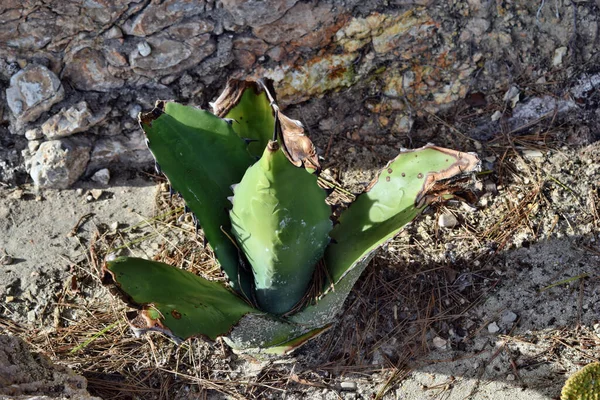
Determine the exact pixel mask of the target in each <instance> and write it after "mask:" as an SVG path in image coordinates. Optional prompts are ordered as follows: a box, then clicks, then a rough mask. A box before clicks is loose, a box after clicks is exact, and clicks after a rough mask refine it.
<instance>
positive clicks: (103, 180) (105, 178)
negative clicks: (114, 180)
mask: <svg viewBox="0 0 600 400" xmlns="http://www.w3.org/2000/svg"><path fill="white" fill-rule="evenodd" d="M90 179H91V180H93V181H94V182H98V183H99V184H101V185H108V182H109V181H110V171H109V170H108V168H102V169H99V170H98V171H96V173H95V174H94V175H92V177H91V178H90Z"/></svg>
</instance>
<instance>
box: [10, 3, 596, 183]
mask: <svg viewBox="0 0 600 400" xmlns="http://www.w3.org/2000/svg"><path fill="white" fill-rule="evenodd" d="M599 15H600V14H599V13H598V5H597V4H595V3H594V2H557V3H556V4H553V5H548V4H544V3H543V2H542V3H541V4H539V2H527V1H514V2H492V1H487V0H485V1H482V0H469V1H467V2H455V3H449V2H445V1H441V0H424V1H404V0H402V1H393V2H387V1H383V0H378V1H373V2H361V1H358V0H350V1H340V0H320V1H319V0H310V1H302V2H298V1H297V0H275V1H269V2H264V1H257V0H224V1H222V2H214V1H204V0H166V1H163V2H150V1H141V2H138V1H133V0H118V1H114V2H84V1H75V2H68V3H63V2H43V1H41V0H32V1H25V2H16V1H4V2H2V5H0V22H1V24H0V87H1V88H2V89H6V90H1V91H0V93H1V94H0V96H5V97H6V101H7V103H8V107H5V108H4V109H3V110H1V112H0V120H1V121H4V122H5V123H4V125H0V136H8V135H9V132H10V133H12V134H13V135H23V134H25V132H27V131H31V130H35V129H39V127H40V125H41V124H43V123H44V121H57V120H62V121H64V120H65V113H68V111H69V110H70V109H71V108H72V107H76V108H77V109H79V108H78V107H79V106H74V104H77V105H79V104H83V103H82V102H85V104H87V105H88V107H89V109H90V110H95V113H93V114H92V115H93V116H94V118H97V117H98V115H97V114H96V113H99V115H100V116H101V115H104V114H103V113H104V111H102V110H105V109H107V110H110V112H109V113H108V114H106V118H99V117H98V118H99V119H98V120H97V122H96V123H95V125H94V124H93V123H89V124H85V123H82V124H79V125H78V126H79V127H78V128H76V129H75V130H71V131H70V134H73V133H76V134H77V135H82V136H85V137H86V140H88V141H89V142H90V144H91V146H92V152H93V153H103V152H105V151H104V150H102V149H98V150H96V148H97V147H101V148H103V149H106V148H107V147H111V145H110V144H108V143H107V141H111V140H114V141H117V142H119V141H125V142H128V143H129V144H130V146H129V147H135V148H138V147H139V146H138V144H134V143H132V140H134V139H132V138H135V140H143V138H142V137H141V136H139V135H137V136H132V133H133V132H135V131H137V130H138V129H139V128H138V127H137V126H136V124H135V123H134V122H133V121H132V120H131V119H130V110H132V109H134V108H135V107H140V109H143V110H148V109H150V108H151V107H152V106H153V104H154V101H155V100H157V99H176V100H178V101H181V102H184V103H191V104H195V105H200V106H205V105H206V104H207V103H208V101H210V100H212V99H214V97H215V95H216V94H217V93H218V91H219V90H220V89H221V88H222V87H223V86H224V84H225V82H226V80H227V79H228V78H229V77H238V78H241V77H250V78H260V77H265V76H266V77H270V78H272V79H274V81H275V87H276V89H277V92H278V98H279V102H280V103H281V105H282V107H288V108H291V110H290V111H289V113H290V114H292V115H293V114H294V113H296V111H295V107H294V106H295V105H296V104H298V103H301V102H306V104H304V105H303V107H302V109H303V110H310V112H306V111H303V114H302V115H294V116H296V117H297V118H301V119H303V120H304V122H305V125H307V126H308V127H309V129H310V132H309V133H310V134H311V135H312V136H313V137H314V138H316V139H317V140H316V141H317V143H318V142H319V138H320V135H326V136H327V137H329V136H330V135H331V136H332V137H335V136H336V135H349V136H350V137H353V138H354V139H361V138H362V137H363V136H364V135H366V134H372V133H376V134H377V132H379V133H378V134H381V132H385V134H387V133H391V134H392V135H395V137H396V139H397V140H401V141H404V142H405V143H404V144H405V145H407V146H408V145H410V143H411V141H412V140H413V139H415V138H416V136H415V135H418V134H417V133H416V132H415V126H416V127H418V126H419V124H420V122H421V121H422V120H423V118H425V117H427V116H430V115H432V114H433V115H439V114H443V113H444V112H447V110H449V109H450V108H451V107H455V106H457V105H460V104H461V102H462V101H464V100H465V99H467V98H468V96H469V95H470V94H473V93H481V94H483V96H485V95H486V94H493V93H496V92H502V93H504V92H508V91H509V89H511V88H514V90H516V92H515V93H518V94H517V95H515V96H511V98H510V99H509V100H508V101H507V102H506V103H507V108H506V109H505V110H502V111H501V110H497V111H498V114H497V118H496V120H495V121H492V122H493V123H490V121H481V125H482V126H475V127H473V128H474V131H475V132H476V137H474V138H475V139H477V140H489V139H491V138H492V136H493V134H494V133H493V132H494V131H497V128H498V126H500V125H501V124H503V123H504V122H505V119H506V118H510V117H511V115H510V112H511V111H512V108H514V107H515V106H519V105H521V103H524V102H525V100H528V99H527V98H526V97H527V92H529V93H531V92H532V91H533V92H537V93H540V96H539V98H540V101H542V102H544V104H549V102H548V101H545V100H542V98H543V97H544V96H548V95H550V96H552V97H554V98H555V99H558V98H561V97H562V96H563V95H564V91H561V92H560V93H559V92H556V93H546V92H544V90H546V89H547V88H548V86H546V82H549V81H554V82H558V81H561V80H565V79H567V78H568V77H579V79H581V81H582V83H581V84H580V85H579V86H581V87H583V86H585V84H587V85H588V86H590V87H591V88H592V89H588V90H587V91H586V90H584V89H581V90H578V91H577V93H578V95H580V96H579V97H577V96H576V98H575V103H577V104H580V103H579V100H578V99H582V98H583V99H584V100H585V98H589V97H590V93H591V92H593V88H595V87H596V86H597V83H593V82H595V81H594V79H595V78H594V76H597V75H595V74H596V72H597V71H595V70H592V69H590V68H588V67H586V66H590V65H595V64H597V57H598V47H597V42H598V23H599V21H600V16H599ZM571 81H572V80H571ZM36 85H37V86H36ZM38 88H39V89H40V90H38ZM34 89H35V90H34ZM567 89H568V88H567ZM592 97H593V96H592ZM0 100H2V99H0ZM561 101H565V102H568V101H569V100H568V99H562V100H561ZM575 103H572V104H575ZM575 105H576V104H575ZM542 106H543V105H542ZM568 108H569V113H571V114H572V113H578V114H579V117H578V118H580V119H583V118H586V119H590V118H591V120H590V126H591V128H590V129H591V132H590V134H591V135H593V136H598V135H600V132H599V130H598V128H597V127H598V126H600V124H598V123H594V121H596V122H597V120H598V118H600V116H598V115H594V116H591V117H590V115H591V114H590V113H589V112H587V111H588V110H586V109H585V107H583V109H582V108H581V107H578V108H577V107H576V108H573V107H570V106H569V107H568ZM63 109H64V110H66V111H62V110H63ZM565 110H566V109H565ZM515 111H517V112H518V110H515ZM559 111H563V108H562V106H561V105H559ZM584 114H585V115H584ZM588 114H589V115H588ZM57 115H59V116H58V117H57ZM332 121H334V122H335V123H333V124H332V123H331V122H332ZM47 124H51V122H47ZM327 126H329V127H330V129H329V130H325V129H321V128H322V127H327ZM68 132H69V131H68V130H65V131H63V132H62V133H61V134H67V133H68ZM61 134H59V135H61ZM477 135H479V136H477ZM103 136H111V137H112V138H110V139H108V138H105V137H103ZM29 137H33V136H32V135H29V136H28V138H29ZM37 139H38V138H37V137H36V138H35V139H33V140H37ZM48 139H51V138H48ZM9 141H10V142H11V144H12V145H14V148H16V149H17V150H22V149H24V148H25V147H27V145H26V143H25V142H24V141H23V140H20V139H10V140H9ZM13 142H14V143H13ZM318 144H321V143H318ZM112 147H114V148H115V149H116V148H122V147H123V146H121V145H120V144H117V145H114V146H112ZM17 153H18V152H17ZM33 156H34V153H33V152H31V151H26V152H25V153H24V154H23V156H22V158H21V159H20V160H17V161H14V162H12V161H11V162H9V163H5V164H6V165H4V164H2V165H0V170H1V171H0V177H6V178H2V179H7V178H8V177H15V176H18V175H19V174H18V173H15V172H9V171H8V170H11V169H12V170H15V169H16V170H18V168H19V165H24V164H26V163H29V159H30V158H31V157H33ZM6 157H8V155H7V156H5V157H4V158H6ZM11 157H13V158H14V157H15V156H11ZM16 157H17V158H18V157H19V156H18V154H17V156H16ZM23 158H24V159H23ZM115 159H117V160H119V162H121V163H123V164H125V165H129V166H131V164H129V163H130V162H137V161H136V160H138V161H140V162H142V163H144V162H147V161H148V160H149V158H147V157H136V158H135V160H133V161H132V160H131V158H130V157H127V156H123V157H121V156H120V155H118V154H115V155H114V157H113V156H111V157H104V158H96V161H97V162H96V164H94V165H90V166H88V167H87V169H86V170H87V171H88V173H91V172H90V171H94V170H96V169H98V168H102V167H105V166H107V164H104V165H103V164H102V163H103V162H114V160H115ZM93 160H94V157H92V161H93ZM22 171H23V169H22V168H21V172H22Z"/></svg>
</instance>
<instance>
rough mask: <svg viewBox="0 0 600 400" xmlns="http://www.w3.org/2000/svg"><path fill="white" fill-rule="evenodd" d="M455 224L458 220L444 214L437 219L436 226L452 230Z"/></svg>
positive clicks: (448, 214)
mask: <svg viewBox="0 0 600 400" xmlns="http://www.w3.org/2000/svg"><path fill="white" fill-rule="evenodd" d="M457 224H458V220H457V219H456V217H455V216H454V215H452V214H450V213H444V214H442V215H440V217H439V219H438V225H439V226H440V227H442V228H454V227H455V226H456V225H457Z"/></svg>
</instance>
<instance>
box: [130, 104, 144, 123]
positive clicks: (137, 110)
mask: <svg viewBox="0 0 600 400" xmlns="http://www.w3.org/2000/svg"><path fill="white" fill-rule="evenodd" d="M141 112H142V106H140V105H139V104H135V105H133V106H132V107H131V108H130V109H129V116H130V117H131V118H132V119H135V120H137V117H138V115H139V113H141Z"/></svg>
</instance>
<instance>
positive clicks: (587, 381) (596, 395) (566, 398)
mask: <svg viewBox="0 0 600 400" xmlns="http://www.w3.org/2000/svg"><path fill="white" fill-rule="evenodd" d="M599 399H600V363H597V362H596V363H591V364H588V365H586V366H585V367H583V368H582V369H580V370H579V371H577V372H575V373H574V374H573V375H571V377H570V378H569V379H567V382H566V383H565V386H563V389H562V392H561V394H560V400H599Z"/></svg>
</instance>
